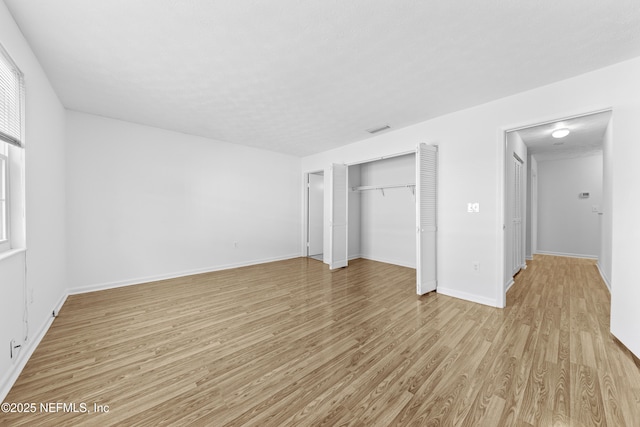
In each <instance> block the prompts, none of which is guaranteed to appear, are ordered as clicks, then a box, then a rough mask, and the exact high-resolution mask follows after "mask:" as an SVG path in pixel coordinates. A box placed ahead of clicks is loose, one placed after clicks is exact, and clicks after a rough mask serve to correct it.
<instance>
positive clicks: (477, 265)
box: [471, 261, 480, 271]
mask: <svg viewBox="0 0 640 427" xmlns="http://www.w3.org/2000/svg"><path fill="white" fill-rule="evenodd" d="M471 266H472V267H473V271H480V261H473V262H472V263H471Z"/></svg>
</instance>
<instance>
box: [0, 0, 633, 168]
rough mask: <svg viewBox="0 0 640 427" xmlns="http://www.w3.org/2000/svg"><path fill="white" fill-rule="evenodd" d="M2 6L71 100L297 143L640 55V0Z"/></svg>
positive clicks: (462, 104)
mask: <svg viewBox="0 0 640 427" xmlns="http://www.w3.org/2000/svg"><path fill="white" fill-rule="evenodd" d="M5 3H6V4H7V6H8V8H9V10H10V11H11V13H12V14H13V16H14V18H15V19H16V21H17V23H18V25H19V26H20V28H21V30H22V32H23V33H24V35H25V37H26V38H27V40H28V42H29V43H30V45H31V46H32V48H33V50H34V52H35V54H36V56H37V57H38V59H39V60H40V62H41V63H42V65H43V67H44V69H45V71H46V73H47V75H48V76H49V78H50V80H51V83H52V85H53V87H54V89H55V90H56V92H57V93H58V95H59V97H60V99H61V101H62V103H63V104H64V105H65V107H67V108H69V109H73V110H78V111H84V112H88V113H93V114H98V115H102V116H106V117H112V118H117V119H122V120H127V121H131V122H136V123H141V124H146V125H151V126H156V127H160V128H165V129H170V130H175V131H180V132H185V133H189V134H194V135H201V136H206V137H210V138H215V139H218V140H222V141H227V142H231V143H238V144H245V145H249V146H255V147H261V148H266V149H269V150H274V151H279V152H284V153H289V154H293V155H297V156H304V155H309V154H313V153H316V152H320V151H324V150H327V149H331V148H334V147H337V146H340V145H344V144H348V143H351V142H354V141H358V140H362V139H365V138H368V137H371V135H369V134H368V133H366V132H365V129H369V128H373V127H377V126H380V125H385V124H388V125H390V126H391V127H392V130H391V131H393V129H398V128H401V127H405V126H408V125H411V124H415V123H418V122H420V121H423V120H426V119H429V118H433V117H436V116H439V115H442V114H445V113H448V112H452V111H456V110H459V109H462V108H466V107H470V106H473V105H477V104H481V103H484V102H487V101H490V100H494V99H497V98H501V97H504V96H507V95H510V94H514V93H517V92H521V91H524V90H527V89H531V88H534V87H537V86H540V85H544V84H548V83H551V82H554V81H558V80H561V79H565V78H568V77H571V76H574V75H577V74H581V73H584V72H587V71H591V70H594V69H597V68H601V67H604V66H607V65H610V64H613V63H616V62H620V61H623V60H626V59H630V58H633V57H636V56H640V2H638V0H616V1H615V2H607V1H598V0H563V1H557V0H538V1H529V2H525V1H513V0H491V1H481V2H480V1H471V0H467V1H461V0H449V1H435V0H433V1H426V0H396V1H392V0H384V1H383V0H349V1H343V0H341V1H337V0H305V1H300V0H274V1H263V0H227V1H224V0H221V1H212V0H190V1H178V0H108V1H87V0H5ZM387 132H390V131H387Z"/></svg>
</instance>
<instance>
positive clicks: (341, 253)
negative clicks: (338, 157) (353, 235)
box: [329, 164, 348, 270]
mask: <svg viewBox="0 0 640 427" xmlns="http://www.w3.org/2000/svg"><path fill="white" fill-rule="evenodd" d="M329 182H330V184H331V185H330V186H329V191H330V192H331V197H330V198H329V230H330V232H329V268H330V269H332V270H333V269H336V268H341V267H346V266H347V259H348V256H347V245H348V238H347V236H348V234H347V233H348V230H347V218H348V212H347V209H348V203H347V166H346V165H338V164H333V165H331V169H330V176H329Z"/></svg>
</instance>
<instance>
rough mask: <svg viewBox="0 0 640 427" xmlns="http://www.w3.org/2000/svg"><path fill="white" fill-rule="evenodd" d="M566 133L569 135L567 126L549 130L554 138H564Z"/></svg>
mask: <svg viewBox="0 0 640 427" xmlns="http://www.w3.org/2000/svg"><path fill="white" fill-rule="evenodd" d="M567 135H569V129H567V128H563V129H556V130H554V131H553V132H551V136H552V137H554V138H564V137H565V136H567Z"/></svg>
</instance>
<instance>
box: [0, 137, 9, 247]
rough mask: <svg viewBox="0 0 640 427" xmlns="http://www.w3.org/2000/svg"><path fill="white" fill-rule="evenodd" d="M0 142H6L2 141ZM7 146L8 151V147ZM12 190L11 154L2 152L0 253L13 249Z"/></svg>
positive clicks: (0, 166) (0, 168)
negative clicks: (10, 176)
mask: <svg viewBox="0 0 640 427" xmlns="http://www.w3.org/2000/svg"><path fill="white" fill-rule="evenodd" d="M0 144H6V143H5V142H4V141H0ZM5 148H7V151H8V147H5ZM7 154H8V153H7ZM3 164H4V165H3ZM10 190H11V189H10V186H9V156H8V155H5V154H4V153H2V152H0V253H1V252H5V251H8V250H10V249H11V206H10V203H11V202H10V195H11V194H10V193H11V191H10Z"/></svg>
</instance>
